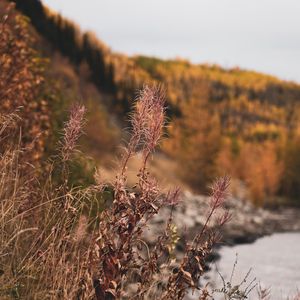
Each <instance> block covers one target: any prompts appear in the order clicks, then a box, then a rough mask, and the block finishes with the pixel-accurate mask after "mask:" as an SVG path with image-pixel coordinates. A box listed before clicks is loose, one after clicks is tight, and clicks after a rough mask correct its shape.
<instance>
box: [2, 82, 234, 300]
mask: <svg viewBox="0 0 300 300" xmlns="http://www.w3.org/2000/svg"><path fill="white" fill-rule="evenodd" d="M83 114H84V107H82V106H75V107H73V109H72V111H71V115H70V120H69V121H68V122H66V123H65V129H64V136H63V138H62V142H61V146H60V149H61V151H60V153H61V154H60V156H59V157H58V158H56V160H55V161H54V162H53V163H51V164H50V167H49V168H48V169H50V172H49V174H47V176H46V179H45V180H42V179H41V178H36V177H34V175H32V176H31V177H28V176H26V177H22V174H21V173H20V172H19V169H20V168H21V167H22V166H21V165H20V164H21V162H20V161H19V160H18V156H19V154H20V149H19V147H18V146H17V145H16V144H15V143H14V139H12V141H11V143H10V144H9V145H8V146H7V151H5V152H3V153H1V156H0V164H1V170H2V173H1V177H0V196H1V198H0V205H1V212H2V214H1V219H0V240H1V245H2V247H1V252H0V273H1V275H0V285H1V290H0V295H1V299H12V298H19V299H97V300H99V299H157V298H162V299H183V298H184V297H185V295H186V293H187V291H188V290H190V289H196V290H201V287H200V280H199V279H200V277H201V275H202V274H203V272H204V266H205V262H206V259H207V256H208V255H209V254H210V252H211V250H212V247H213V245H214V244H215V243H216V242H217V241H218V239H219V227H220V226H222V225H223V224H224V223H225V222H226V221H227V220H228V213H227V212H225V213H224V212H223V210H222V205H223V202H224V199H225V197H226V190H227V188H228V184H229V181H228V178H223V179H220V180H218V181H217V182H216V184H215V185H213V187H212V198H211V205H210V209H209V211H208V214H207V220H206V223H205V224H204V226H203V227H202V228H199V233H198V234H197V235H196V236H195V237H194V239H193V240H192V241H191V242H189V243H186V248H185V251H184V255H183V257H182V258H176V256H175V255H174V254H175V253H173V252H172V251H173V250H174V243H176V238H174V224H172V211H173V208H174V206H175V205H177V204H178V200H179V196H180V193H179V190H178V189H175V190H173V191H170V192H169V193H167V194H162V193H161V192H160V187H159V186H158V183H157V182H156V181H155V180H154V179H153V178H151V176H150V175H149V172H148V169H147V163H148V161H149V159H150V158H151V155H152V153H153V151H154V149H155V147H156V146H157V144H158V142H159V140H160V137H161V132H162V129H163V126H164V117H165V116H164V114H165V109H164V97H163V95H162V92H161V89H159V88H149V87H145V88H144V89H143V91H142V92H141V94H140V95H139V97H138V100H137V101H136V103H135V110H134V112H133V114H132V117H131V120H132V134H131V138H130V140H129V142H128V145H127V146H126V147H125V148H124V155H123V157H122V159H121V163H120V170H119V173H118V175H117V176H116V181H115V183H114V185H113V186H112V187H110V189H111V190H112V196H113V202H112V204H111V205H110V206H109V207H108V208H106V209H105V210H104V211H103V212H100V210H99V211H98V213H97V214H96V215H95V214H92V211H91V210H92V207H93V204H94V203H95V201H96V199H97V197H98V198H99V195H101V194H103V192H104V191H105V190H107V189H106V184H105V183H104V182H102V181H101V179H99V176H96V177H97V183H95V184H94V185H92V186H89V187H87V188H78V187H77V188H72V187H70V184H69V182H68V176H69V169H68V161H69V160H70V159H72V158H73V157H74V156H73V155H72V153H73V152H74V150H76V147H75V145H76V141H77V140H78V138H79V136H80V134H81V127H82V124H83V120H84V119H83ZM2 119H3V118H2ZM2 119H1V120H2ZM10 119H14V118H13V116H11V118H10ZM4 125H5V123H2V124H1V126H2V127H1V128H3V126H4ZM1 132H2V134H5V133H4V132H5V128H3V130H1ZM137 153H142V157H143V160H142V165H141V168H140V171H139V173H138V174H137V184H136V186H135V187H132V188H128V187H127V184H126V180H127V163H128V160H129V159H130V157H132V156H133V155H136V154H137ZM57 168H58V169H59V170H61V176H62V178H63V179H64V180H63V181H62V184H61V185H59V186H57V185H54V184H53V182H52V171H51V170H54V169H57ZM33 174H35V173H33ZM30 182H34V184H32V183H30ZM28 186H30V187H32V186H33V187H34V189H27V188H26V187H28ZM32 199H34V201H32ZM27 202H29V203H30V206H24V203H27ZM163 206H170V208H171V209H170V218H169V219H168V220H166V224H165V230H164V232H163V233H162V235H161V236H158V237H157V240H156V243H155V244H154V245H150V244H148V243H147V241H146V240H144V238H143V231H144V230H146V228H147V224H148V223H149V222H150V220H151V218H152V217H153V216H154V215H156V214H157V213H159V210H160V208H161V207H163ZM219 210H220V213H221V214H218V213H217V211H219ZM215 218H217V225H216V226H215V227H214V228H212V227H211V226H210V224H211V221H212V219H214V220H215ZM214 224H215V222H214Z"/></svg>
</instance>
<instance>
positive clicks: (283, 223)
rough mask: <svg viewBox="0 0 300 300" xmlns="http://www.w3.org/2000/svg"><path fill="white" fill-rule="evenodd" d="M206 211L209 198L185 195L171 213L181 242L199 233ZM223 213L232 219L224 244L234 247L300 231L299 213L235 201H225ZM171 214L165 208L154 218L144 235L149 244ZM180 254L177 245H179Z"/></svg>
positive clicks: (227, 226) (224, 232) (224, 230)
mask: <svg viewBox="0 0 300 300" xmlns="http://www.w3.org/2000/svg"><path fill="white" fill-rule="evenodd" d="M208 209H209V198H208V197H205V196H202V195H194V194H192V193H190V192H184V193H183V195H182V201H181V202H180V203H179V205H178V206H177V207H176V209H175V210H174V212H173V215H174V224H176V226H177V228H178V233H180V234H179V236H180V237H181V240H189V239H191V238H192V237H193V236H194V234H195V233H196V232H197V231H199V230H201V227H202V226H203V224H204V222H205V220H206V214H207V211H208ZM226 209H228V210H229V212H230V214H231V215H232V218H231V220H230V221H229V222H228V223H227V224H226V225H225V226H224V228H223V243H224V244H227V245H234V244H240V243H251V242H253V241H255V240H256V239H257V238H259V237H261V236H264V235H269V234H272V233H274V232H285V231H300V210H299V209H292V208H284V209H277V210H266V209H262V208H256V207H254V206H253V205H252V204H251V203H250V202H249V201H245V200H241V199H237V198H234V197H231V198H229V199H228V200H227V201H226ZM169 214H170V211H169V209H168V208H164V209H163V210H162V211H161V212H160V214H159V215H157V216H156V217H155V218H154V219H153V221H152V224H151V226H150V228H149V231H148V232H146V238H147V240H148V241H149V242H151V241H154V238H155V236H157V234H158V233H159V232H160V231H161V230H163V229H164V224H165V221H166V220H168V218H169ZM178 248H179V250H180V243H179V247H178Z"/></svg>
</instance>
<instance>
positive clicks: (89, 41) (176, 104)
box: [14, 0, 300, 202]
mask: <svg viewBox="0 0 300 300" xmlns="http://www.w3.org/2000/svg"><path fill="white" fill-rule="evenodd" d="M14 2H15V3H16V5H17V8H18V9H20V10H21V11H22V12H23V13H24V14H26V15H27V16H28V17H29V18H30V19H31V22H32V24H33V25H34V27H35V28H36V30H37V31H38V32H39V33H40V34H41V35H42V36H43V37H44V38H45V39H46V40H47V41H48V42H49V43H50V45H51V47H52V49H55V50H59V51H60V52H61V53H62V54H63V55H64V56H66V57H68V59H69V60H70V62H72V64H73V66H74V67H75V72H77V73H78V74H79V73H80V70H81V69H83V68H85V70H86V71H87V74H88V78H89V80H91V81H92V82H93V83H94V84H95V85H96V86H97V88H98V90H99V91H101V93H103V94H105V95H107V96H106V97H104V98H105V99H106V101H105V103H106V105H107V107H108V109H109V111H111V112H113V113H114V114H115V115H118V116H119V117H120V119H121V120H122V121H123V120H124V119H125V118H124V116H125V114H126V113H127V112H128V110H129V105H130V102H131V99H132V96H133V95H134V94H135V92H136V90H137V89H138V88H139V87H141V86H142V85H143V84H145V83H150V84H153V83H162V84H163V85H164V86H165V88H166V96H167V103H168V112H169V116H170V117H171V123H170V126H169V129H168V135H169V137H170V138H169V139H168V140H166V141H165V143H164V145H163V151H164V152H165V153H167V154H168V155H169V156H170V157H172V158H174V159H175V160H176V161H177V162H178V164H179V165H180V168H179V170H178V173H179V174H180V175H181V176H182V178H184V179H185V181H186V182H188V183H189V184H190V185H191V186H192V187H194V188H195V189H198V190H202V191H203V190H204V189H205V186H207V183H209V182H210V181H211V179H212V178H213V177H215V176H217V175H218V174H222V173H224V172H227V173H230V174H231V175H232V176H233V177H236V178H239V179H242V180H243V182H245V183H246V185H247V186H248V187H249V189H250V194H251V196H252V198H253V199H255V201H258V202H262V201H264V200H266V199H269V200H270V201H271V200H273V199H274V197H275V196H276V195H284V196H286V195H288V196H289V197H294V198H295V197H298V195H299V192H300V191H299V185H298V180H299V179H298V178H299V176H298V175H299V168H298V166H299V165H300V162H299V159H297V156H296V153H297V151H298V149H299V148H300V146H299V144H300V143H299V137H298V136H299V112H300V106H299V105H300V86H299V85H298V84H296V83H293V82H285V81H282V80H279V79H277V78H275V77H272V76H268V75H264V74H259V73H256V72H253V71H244V70H240V69H231V70H227V69H223V68H221V67H219V66H208V65H193V64H191V63H189V62H188V61H182V60H169V61H165V60H160V59H157V58H151V57H144V56H138V57H128V56H126V55H123V54H119V53H114V52H112V51H111V50H110V49H109V48H108V47H107V46H106V45H105V44H104V43H103V42H102V41H100V40H99V39H97V37H96V36H95V35H93V34H92V33H89V32H88V33H82V32H81V31H80V29H79V27H78V26H77V25H76V24H74V23H73V22H71V21H69V20H67V19H65V18H63V17H62V16H61V15H59V14H56V13H55V12H53V11H51V10H50V9H48V8H47V7H44V6H43V5H42V4H41V2H40V1H38V0H28V1H22V0H15V1H14Z"/></svg>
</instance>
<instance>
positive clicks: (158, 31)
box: [44, 0, 300, 83]
mask: <svg viewBox="0 0 300 300" xmlns="http://www.w3.org/2000/svg"><path fill="white" fill-rule="evenodd" d="M44 3H46V4H47V5H48V6H50V7H51V8H53V9H55V10H57V11H59V12H61V13H62V14H63V15H64V16H67V17H69V18H71V19H72V20H74V21H76V22H77V23H78V24H79V25H80V26H81V27H82V28H83V29H84V30H92V31H94V32H95V33H96V34H97V36H98V37H99V38H100V39H102V40H103V41H104V42H105V43H106V44H108V45H109V46H110V47H111V48H112V49H113V50H116V51H119V52H124V53H127V54H130V55H131V54H146V55H155V56H159V57H163V58H174V57H182V58H187V59H189V60H191V61H192V62H195V63H202V62H208V63H217V64H220V65H222V66H224V67H233V66H240V67H242V68H246V69H252V70H256V71H261V72H265V73H269V74H273V75H276V76H278V77H280V78H283V79H287V80H294V81H297V82H299V83H300V0H84V1H82V0H81V1H79V0H44Z"/></svg>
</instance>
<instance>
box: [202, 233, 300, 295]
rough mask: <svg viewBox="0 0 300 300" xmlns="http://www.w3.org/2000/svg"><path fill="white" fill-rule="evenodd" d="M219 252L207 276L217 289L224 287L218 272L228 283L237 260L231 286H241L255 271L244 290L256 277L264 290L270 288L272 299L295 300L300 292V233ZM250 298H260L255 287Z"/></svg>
mask: <svg viewBox="0 0 300 300" xmlns="http://www.w3.org/2000/svg"><path fill="white" fill-rule="evenodd" d="M219 253H220V255H221V258H220V260H219V261H218V262H217V263H214V264H213V265H212V266H211V267H212V271H210V272H209V274H208V276H209V277H210V279H209V281H214V282H216V284H217V286H218V287H222V286H223V284H222V280H221V277H220V275H219V274H218V272H217V270H218V271H219V273H220V274H222V276H223V278H224V280H225V283H227V282H228V281H229V280H230V276H231V273H232V269H233V266H234V262H235V260H236V257H237V264H236V267H235V271H234V274H233V279H232V282H231V284H232V286H235V285H237V284H239V283H240V282H241V281H242V280H243V279H244V277H245V275H246V274H247V272H248V271H249V270H250V269H252V270H251V273H250V275H249V276H248V278H247V283H245V284H243V285H242V289H243V288H246V287H247V285H248V284H249V283H250V282H251V280H252V279H253V278H256V282H257V283H260V284H261V286H262V287H269V288H270V289H271V299H275V300H279V299H287V298H289V299H293V296H295V294H296V293H297V291H298V292H300V233H278V234H273V235H271V236H266V237H263V238H260V239H258V240H257V241H255V242H254V243H253V244H243V245H237V246H234V247H222V248H221V249H220V251H219ZM216 269H217V270H216ZM216 298H217V299H223V298H222V297H220V298H219V297H218V296H217V297H216ZM249 299H257V291H256V289H255V288H254V289H253V290H252V292H251V293H250V295H249Z"/></svg>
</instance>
